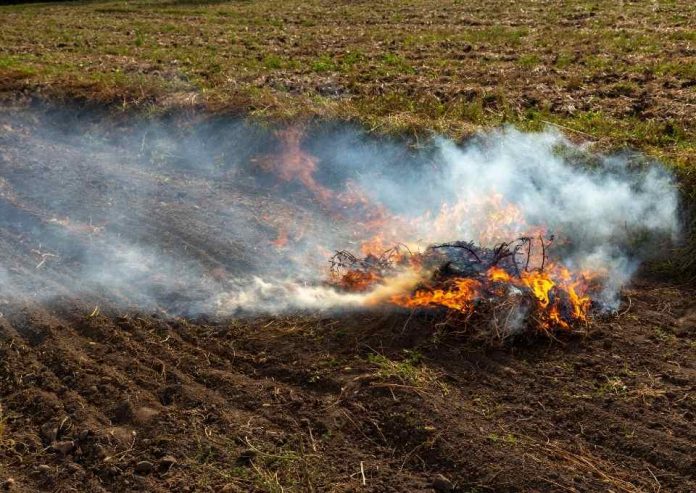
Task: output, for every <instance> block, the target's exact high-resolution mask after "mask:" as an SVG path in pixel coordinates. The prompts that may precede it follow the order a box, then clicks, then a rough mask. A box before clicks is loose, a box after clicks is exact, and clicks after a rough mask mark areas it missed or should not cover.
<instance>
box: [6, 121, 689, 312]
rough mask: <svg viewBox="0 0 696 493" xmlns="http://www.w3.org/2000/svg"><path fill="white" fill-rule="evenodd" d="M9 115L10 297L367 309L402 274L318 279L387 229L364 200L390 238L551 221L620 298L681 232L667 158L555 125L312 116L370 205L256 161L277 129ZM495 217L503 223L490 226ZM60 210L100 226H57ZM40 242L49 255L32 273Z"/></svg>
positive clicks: (522, 229)
mask: <svg viewBox="0 0 696 493" xmlns="http://www.w3.org/2000/svg"><path fill="white" fill-rule="evenodd" d="M66 115H67V116H66ZM3 118H4V120H3V121H4V122H5V127H3V128H14V129H16V131H11V132H7V133H5V134H3V135H0V146H1V147H2V150H3V153H1V154H0V172H1V173H2V179H3V180H4V182H3V183H4V185H3V187H2V190H0V191H1V192H2V196H0V206H2V208H1V209H0V220H1V222H2V224H1V225H0V245H3V246H4V250H3V251H5V252H9V251H11V252H13V255H15V257H13V259H11V261H10V259H6V263H11V262H12V263H13V268H12V269H9V267H3V270H2V272H4V274H3V275H2V277H1V278H0V281H2V285H3V286H2V293H3V294H5V295H6V294H7V293H14V295H15V296H17V297H21V295H26V294H28V293H31V294H32V296H34V297H36V293H40V296H41V297H44V298H49V297H51V295H58V294H62V295H64V294H65V293H66V292H68V293H69V292H73V293H99V296H103V298H102V299H108V300H109V301H110V302H113V303H121V302H122V300H125V302H126V304H127V306H129V307H134V308H136V309H137V308H140V309H153V308H156V307H162V306H164V307H166V309H168V310H169V311H173V312H179V313H200V312H208V311H209V312H211V313H212V312H214V313H236V312H240V311H241V312H245V313H249V312H255V311H265V312H274V313H278V312H285V311H293V310H299V309H307V310H318V309H327V308H329V309H332V308H338V307H357V306H366V305H368V306H369V305H371V304H375V303H378V302H379V301H381V300H384V299H388V297H389V296H390V295H393V294H394V292H393V291H389V290H390V289H393V287H394V286H393V285H392V286H390V287H387V288H385V287H380V288H379V289H380V290H382V291H387V292H382V293H381V294H380V293H379V292H378V293H374V292H373V293H361V294H354V293H353V294H348V293H343V292H339V291H336V290H335V289H332V288H330V287H326V286H325V285H324V284H323V281H325V279H326V274H327V267H328V265H327V258H328V256H329V255H330V254H331V253H332V252H333V251H335V250H337V249H344V248H347V249H352V250H355V251H356V253H359V246H360V243H361V241H364V240H367V239H369V237H371V236H372V235H374V234H375V233H379V232H380V231H379V230H375V229H374V227H370V228H368V227H366V226H365V225H364V224H362V223H361V217H360V215H361V214H362V213H364V212H365V207H369V208H370V209H383V210H385V211H387V215H388V217H390V218H391V217H393V218H395V220H394V221H390V220H387V221H386V222H385V224H384V228H385V231H384V232H385V233H386V232H388V233H390V235H387V236H394V237H395V239H396V240H398V241H402V242H404V243H409V244H411V245H413V244H417V245H420V246H421V247H425V246H428V245H429V244H431V243H435V242H443V241H454V240H464V241H474V242H479V243H483V244H491V243H493V242H497V241H510V240H513V239H515V237H514V235H521V234H525V233H527V232H528V230H529V228H530V227H535V226H543V227H544V228H545V229H546V231H547V233H548V234H556V235H558V236H560V237H562V238H563V243H562V244H561V245H559V251H558V252H559V255H562V257H563V258H562V259H563V261H564V262H565V263H566V264H568V265H569V266H570V267H577V268H580V269H585V268H589V269H593V270H596V269H602V270H604V271H605V272H607V273H608V274H609V275H608V276H607V278H608V279H609V281H608V282H607V284H606V285H605V292H604V293H603V298H604V301H605V302H608V303H610V302H614V301H615V300H616V295H617V293H618V291H619V289H620V288H621V286H623V285H624V284H625V283H626V282H628V281H629V279H630V277H631V275H632V274H633V273H634V271H635V269H636V267H637V265H639V263H640V261H641V259H642V258H643V256H644V253H645V251H646V248H645V245H646V244H652V243H651V242H654V241H655V239H656V238H657V239H659V238H674V237H676V235H677V234H678V232H679V223H678V220H677V209H678V195H677V190H676V187H675V185H674V182H673V179H672V177H671V176H670V175H669V173H668V172H667V171H665V169H664V167H662V166H660V165H659V164H658V163H652V164H646V163H645V162H644V161H645V160H644V159H643V158H640V157H637V156H630V155H624V156H601V155H597V154H593V153H591V152H589V151H588V150H587V149H585V148H583V147H582V146H576V145H574V144H572V143H570V142H569V141H568V140H566V139H565V138H564V137H563V136H562V135H561V134H560V133H559V132H557V131H554V130H547V131H544V132H541V133H524V132H520V131H517V130H514V129H509V128H507V129H501V130H497V131H492V132H488V133H483V134H481V135H479V136H477V137H476V138H475V139H472V140H471V141H470V142H469V143H467V144H465V145H457V144H456V143H454V142H452V141H450V140H447V139H444V138H441V137H435V138H433V139H432V140H431V142H430V143H429V144H427V145H426V146H425V147H424V148H423V149H422V150H420V151H418V152H414V151H412V150H410V149H409V147H408V146H407V143H405V142H398V141H395V140H389V139H379V138H376V137H373V136H370V135H368V134H365V133H364V132H362V131H360V130H356V129H354V128H346V127H345V126H340V125H338V126H335V127H332V128H328V129H326V128H324V129H308V132H307V134H306V135H305V138H304V144H303V146H304V149H305V151H306V152H307V153H308V154H310V155H314V156H316V158H317V170H316V176H314V179H315V180H316V182H317V183H318V184H320V185H321V187H322V188H323V189H326V190H330V191H331V192H332V193H334V194H335V195H336V197H340V196H342V195H344V194H345V193H347V190H348V189H349V188H351V187H353V188H355V187H357V188H358V189H359V190H360V191H361V192H362V193H364V194H365V196H367V197H368V198H369V200H370V203H369V204H367V205H366V204H363V205H361V206H360V207H357V208H353V206H352V205H350V204H349V203H348V202H346V201H343V202H342V199H338V198H337V199H336V203H335V204H328V205H327V204H325V203H320V204H317V202H316V197H314V196H312V193H311V191H308V190H307V189H306V188H305V187H303V186H302V185H301V183H299V182H291V183H285V182H282V181H281V180H278V179H277V177H274V176H272V174H269V173H265V172H261V171H260V170H259V168H258V167H257V166H255V165H254V159H255V157H256V156H260V155H265V156H272V155H273V153H274V152H276V151H277V145H276V142H275V140H274V136H273V134H272V133H271V132H269V131H267V130H264V129H263V128H260V127H255V126H253V125H251V124H247V123H245V122H243V121H240V120H234V121H230V120H227V121H225V120H221V121H213V122H201V123H197V124H191V123H190V122H189V123H187V124H186V125H185V126H183V127H179V126H176V125H173V124H172V125H171V126H166V125H164V123H163V122H144V123H143V122H141V123H138V122H132V123H130V124H128V125H126V128H125V129H124V128H117V129H114V128H110V127H109V122H108V121H104V122H102V121H101V120H100V119H98V118H96V119H95V120H94V121H92V122H88V123H80V122H79V121H78V122H74V125H65V124H64V121H65V120H66V119H69V118H71V117H70V112H62V113H61V112H58V113H55V114H52V115H50V116H46V115H38V116H36V117H35V116H34V115H31V114H29V117H27V116H26V115H21V114H18V115H11V114H10V115H7V114H6V115H3ZM36 122H39V123H36ZM0 123H3V122H0ZM638 161H641V162H640V163H639V162H638ZM488 198H491V199H492V200H488V201H487V200H482V199H488ZM444 212H448V214H444ZM491 214H492V215H493V216H495V217H496V219H495V221H494V222H500V223H501V224H503V227H501V228H493V231H491V223H492V221H491V217H492V216H491ZM54 218H60V219H61V221H63V218H67V219H68V220H69V222H70V223H71V224H76V225H82V226H84V225H91V224H96V225H99V232H98V233H94V234H92V233H89V234H86V233H84V234H83V233H80V232H77V233H75V232H74V231H66V230H62V229H61V228H60V226H59V225H58V223H56V222H55V221H54V222H53V223H52V222H51V221H52V220H53V219H54ZM63 222H65V223H66V224H67V222H68V221H63ZM395 224H396V225H398V227H397V226H395ZM496 225H497V224H496ZM387 230H388V231H387ZM284 235H285V236H287V237H288V238H287V244H285V243H286V241H285V240H283V241H280V240H279V239H278V238H281V237H283V236H284ZM399 235H402V236H399ZM32 249H40V250H41V251H44V252H50V253H51V254H52V255H55V256H51V257H47V258H48V259H49V260H48V261H47V262H46V263H45V264H44V265H42V266H41V268H40V269H36V264H37V261H36V259H35V258H31V257H30V256H29V255H28V253H26V252H29V251H31V250H32ZM648 250H649V248H648ZM23 252H25V253H26V255H24V256H23ZM396 284H398V283H396ZM398 285H399V286H400V289H408V288H409V286H412V285H413V284H412V283H411V284H409V283H408V282H407V283H404V284H398Z"/></svg>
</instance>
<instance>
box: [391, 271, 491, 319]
mask: <svg viewBox="0 0 696 493" xmlns="http://www.w3.org/2000/svg"><path fill="white" fill-rule="evenodd" d="M480 291H481V283H480V282H479V281H477V280H476V279H468V278H460V279H455V280H454V281H453V282H452V285H451V286H448V287H447V288H442V289H433V290H426V289H421V290H417V291H416V292H415V293H413V294H412V295H403V294H402V295H396V296H393V297H392V298H391V302H392V303H394V304H396V305H401V306H405V307H409V308H417V307H427V306H443V307H445V308H449V309H450V310H456V311H460V312H468V311H470V310H472V309H473V308H474V301H475V300H476V298H477V297H478V296H479V292H480Z"/></svg>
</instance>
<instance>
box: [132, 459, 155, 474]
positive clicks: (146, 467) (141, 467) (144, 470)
mask: <svg viewBox="0 0 696 493" xmlns="http://www.w3.org/2000/svg"><path fill="white" fill-rule="evenodd" d="M153 467H154V465H153V464H152V462H148V461H146V460H141V461H140V462H138V463H137V464H136V465H135V472H136V473H137V474H141V475H143V476H144V475H146V474H150V473H151V472H152V468H153Z"/></svg>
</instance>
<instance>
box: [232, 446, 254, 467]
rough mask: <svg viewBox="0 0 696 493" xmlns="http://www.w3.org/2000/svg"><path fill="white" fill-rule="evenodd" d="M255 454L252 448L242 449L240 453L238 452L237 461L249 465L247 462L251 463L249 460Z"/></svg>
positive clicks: (252, 458)
mask: <svg viewBox="0 0 696 493" xmlns="http://www.w3.org/2000/svg"><path fill="white" fill-rule="evenodd" d="M256 455H257V453H256V450H253V449H246V450H243V451H242V453H241V454H239V458H238V459H237V463H239V464H243V465H249V464H251V461H252V460H254V458H255V457H256Z"/></svg>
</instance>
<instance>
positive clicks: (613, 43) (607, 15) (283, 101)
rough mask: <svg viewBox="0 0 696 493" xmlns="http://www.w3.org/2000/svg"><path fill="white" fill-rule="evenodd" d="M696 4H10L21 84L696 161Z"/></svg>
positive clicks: (3, 70) (2, 45)
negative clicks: (538, 136) (561, 139)
mask: <svg viewBox="0 0 696 493" xmlns="http://www.w3.org/2000/svg"><path fill="white" fill-rule="evenodd" d="M689 4H690V2H688V1H655V2H642V1H638V2H601V1H596V2H593V1H562V2H561V1H522V2H514V3H510V2H498V1H491V0H484V1H471V0H453V1H444V2H443V1H433V0H423V1H409V2H399V6H398V8H396V7H395V6H394V4H393V2H380V1H376V2H322V1H296V0H288V1H282V2H281V1H258V2H249V1H235V2H220V1H194V0H188V1H187V0H183V1H172V0H170V1H131V2H65V3H54V4H31V5H20V6H5V7H2V8H1V9H0V20H1V22H2V26H3V27H2V30H0V80H2V85H3V86H4V87H5V88H8V89H16V88H19V87H26V88H30V89H31V90H34V89H41V91H43V92H45V93H47V94H51V95H65V96H71V97H75V96H77V97H81V98H86V99H89V100H94V101H108V102H111V103H116V104H118V105H121V106H123V107H133V106H136V107H142V108H146V109H161V108H163V107H167V108H168V107H172V106H174V107H181V106H184V107H185V106H190V105H203V106H205V107H207V108H210V109H215V110H231V111H242V112H250V113H251V114H253V115H256V116H259V117H297V116H307V115H319V116H326V117H339V118H351V119H352V118H356V119H358V120H360V121H362V122H365V123H366V124H367V125H369V126H370V127H371V128H374V129H376V130H383V131H400V130H404V129H406V130H410V129H427V130H436V131H440V132H445V133H448V134H451V135H453V136H455V137H461V136H465V135H467V134H469V133H471V132H472V131H474V130H476V129H479V128H481V127H487V126H493V125H499V124H501V123H507V122H511V123H514V124H516V125H519V126H522V127H524V128H533V129H534V128H539V127H541V126H543V125H545V124H547V122H551V123H553V124H557V125H561V126H563V127H564V128H566V131H567V132H568V133H569V134H576V135H577V136H578V137H580V138H584V139H589V140H594V141H599V142H600V143H601V144H602V145H606V146H610V147H621V146H626V145H628V146H631V147H635V148H639V149H641V150H644V151H646V152H648V153H650V154H651V155H654V156H658V157H660V158H663V159H666V160H668V161H670V162H671V163H673V164H675V165H677V166H678V167H679V168H680V171H681V173H682V174H683V175H689V174H692V173H693V172H692V171H691V170H692V169H693V167H694V166H696V157H695V156H696V124H695V123H696V117H695V116H694V115H695V112H694V104H696V90H695V87H696V86H694V84H696V46H695V44H694V43H696V37H695V31H694V28H693V26H694V25H695V24H696V13H695V12H694V9H690V8H689Z"/></svg>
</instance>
